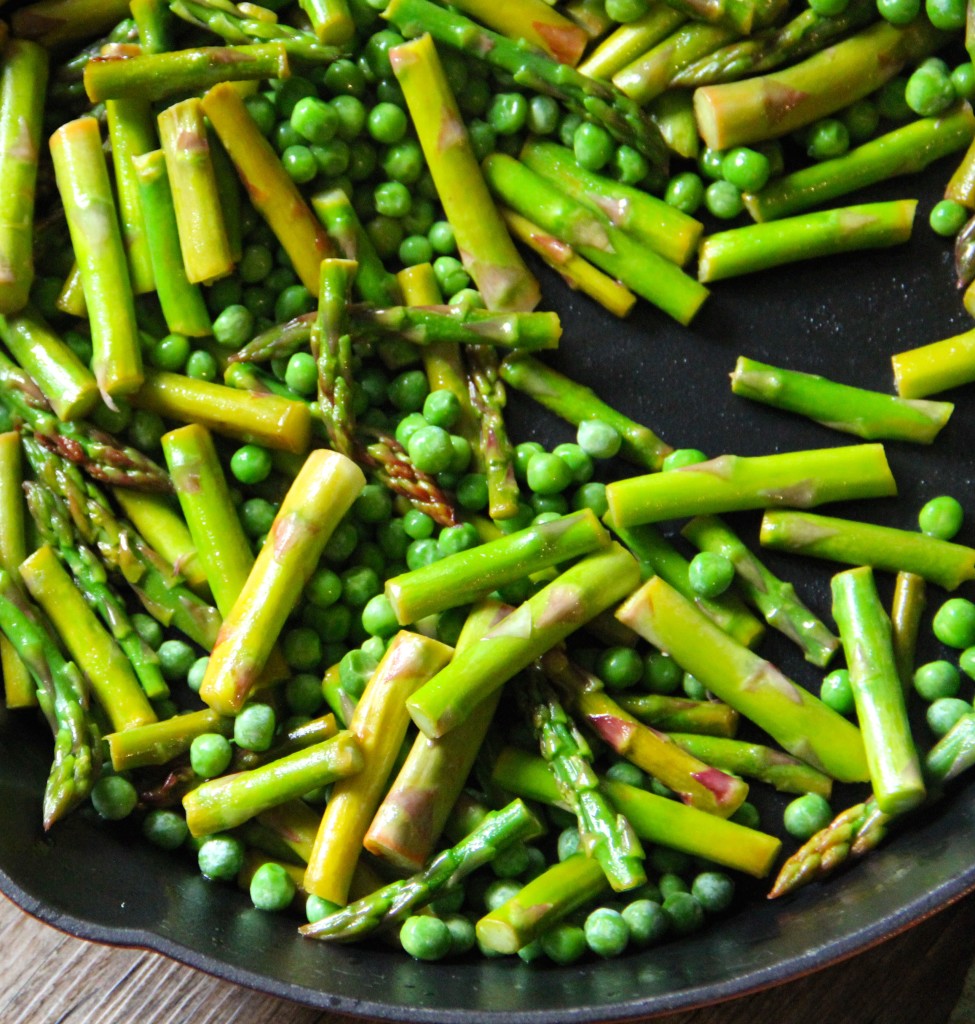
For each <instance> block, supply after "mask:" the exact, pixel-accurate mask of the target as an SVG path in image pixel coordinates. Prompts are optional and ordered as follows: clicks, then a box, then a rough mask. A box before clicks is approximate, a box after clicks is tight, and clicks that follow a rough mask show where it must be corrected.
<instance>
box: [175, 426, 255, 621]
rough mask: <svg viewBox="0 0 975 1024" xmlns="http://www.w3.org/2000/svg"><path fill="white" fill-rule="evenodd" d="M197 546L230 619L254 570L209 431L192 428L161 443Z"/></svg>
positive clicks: (215, 593) (217, 600) (223, 612)
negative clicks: (234, 606)
mask: <svg viewBox="0 0 975 1024" xmlns="http://www.w3.org/2000/svg"><path fill="white" fill-rule="evenodd" d="M162 447H163V453H164V454H165V456H166V462H167V465H168V466H169V470H170V472H171V473H172V477H173V486H174V487H175V489H176V497H177V498H178V499H179V502H180V507H181V508H182V510H183V515H184V516H185V517H186V524H187V527H188V528H189V531H190V536H191V538H192V542H193V546H194V548H195V549H196V553H197V556H198V558H199V560H200V562H201V566H202V569H203V574H204V576H205V578H206V581H207V583H208V584H209V586H210V591H211V592H212V594H213V599H214V603H215V604H216V606H217V608H218V609H219V611H220V614H221V615H224V616H226V615H229V614H230V610H231V608H233V605H234V602H235V601H236V600H237V598H238V596H239V595H240V592H241V590H242V589H243V588H244V584H245V582H246V581H247V577H248V575H249V573H250V571H251V569H252V568H253V565H254V556H253V555H252V554H251V549H250V545H249V544H248V542H247V536H246V535H245V533H244V530H243V527H242V526H241V525H240V517H239V516H238V515H237V510H236V508H235V507H234V504H233V499H232V497H231V494H230V488H229V487H228V486H227V480H226V478H225V477H224V474H223V469H222V468H221V466H220V461H219V459H218V457H217V451H216V448H215V447H214V444H213V440H212V438H211V436H210V433H209V431H208V430H206V428H205V427H201V426H200V425H199V424H191V425H190V426H187V427H180V428H179V429H178V430H171V431H170V432H169V433H167V434H163V437H162Z"/></svg>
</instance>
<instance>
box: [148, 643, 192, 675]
mask: <svg viewBox="0 0 975 1024" xmlns="http://www.w3.org/2000/svg"><path fill="white" fill-rule="evenodd" d="M157 653H158V655H159V668H160V669H161V670H162V674H163V676H164V678H165V679H166V680H167V682H170V683H178V682H182V680H184V679H185V678H186V676H187V675H188V674H189V671H190V669H191V668H192V667H193V663H194V662H195V661H196V652H195V651H194V650H193V648H192V647H190V645H189V644H188V643H185V642H184V641H182V640H166V641H164V642H163V643H161V644H160V645H159V650H158V652H157Z"/></svg>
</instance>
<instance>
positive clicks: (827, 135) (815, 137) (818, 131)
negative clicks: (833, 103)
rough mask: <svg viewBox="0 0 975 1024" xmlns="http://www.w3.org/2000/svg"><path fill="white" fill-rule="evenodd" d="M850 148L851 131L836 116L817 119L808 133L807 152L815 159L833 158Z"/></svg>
mask: <svg viewBox="0 0 975 1024" xmlns="http://www.w3.org/2000/svg"><path fill="white" fill-rule="evenodd" d="M849 148H850V133H849V131H847V127H846V125H845V124H844V123H843V122H842V121H841V120H839V119H838V118H835V117H824V118H823V119H822V120H821V121H817V122H816V123H815V124H814V125H813V126H812V127H811V128H810V129H809V132H808V134H807V135H806V153H807V154H808V155H809V157H810V158H811V159H813V160H832V159H834V158H835V157H838V156H842V155H843V154H844V153H845V152H846V151H847V150H848V149H849Z"/></svg>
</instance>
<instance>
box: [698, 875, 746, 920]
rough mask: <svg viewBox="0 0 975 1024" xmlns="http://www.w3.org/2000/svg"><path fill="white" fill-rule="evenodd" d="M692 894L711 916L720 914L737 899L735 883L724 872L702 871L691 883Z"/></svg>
mask: <svg viewBox="0 0 975 1024" xmlns="http://www.w3.org/2000/svg"><path fill="white" fill-rule="evenodd" d="M691 894H692V895H693V896H694V898H695V899H696V900H697V901H698V903H700V904H701V906H702V907H703V908H704V909H705V911H706V912H707V913H709V914H720V913H721V912H722V911H723V910H727V909H728V907H730V906H731V903H732V900H734V898H735V883H734V881H733V880H732V879H731V878H730V877H729V876H728V875H726V874H725V873H724V872H723V871H702V872H701V874H699V875H697V876H695V878H694V881H693V882H691Z"/></svg>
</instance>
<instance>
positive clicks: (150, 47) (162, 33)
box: [129, 0, 173, 53]
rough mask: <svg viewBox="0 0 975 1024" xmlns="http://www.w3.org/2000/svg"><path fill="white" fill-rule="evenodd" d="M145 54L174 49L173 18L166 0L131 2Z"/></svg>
mask: <svg viewBox="0 0 975 1024" xmlns="http://www.w3.org/2000/svg"><path fill="white" fill-rule="evenodd" d="M129 9H130V10H131V11H132V17H133V19H134V21H135V24H136V27H137V28H138V32H139V48H140V49H141V50H142V52H143V53H165V52H166V51H167V50H171V49H172V48H173V47H172V24H171V22H172V18H171V15H170V10H169V4H168V3H166V0H130V2H129Z"/></svg>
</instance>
